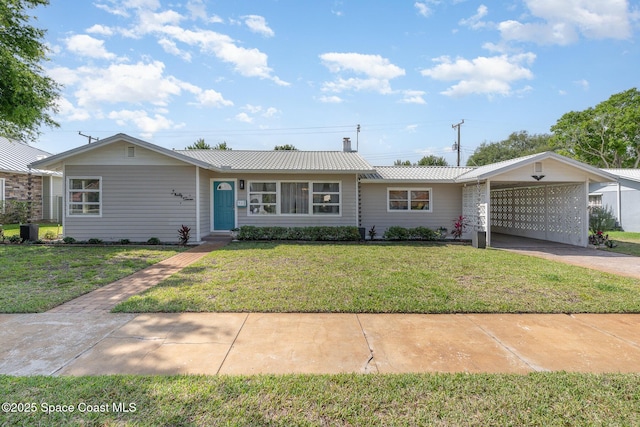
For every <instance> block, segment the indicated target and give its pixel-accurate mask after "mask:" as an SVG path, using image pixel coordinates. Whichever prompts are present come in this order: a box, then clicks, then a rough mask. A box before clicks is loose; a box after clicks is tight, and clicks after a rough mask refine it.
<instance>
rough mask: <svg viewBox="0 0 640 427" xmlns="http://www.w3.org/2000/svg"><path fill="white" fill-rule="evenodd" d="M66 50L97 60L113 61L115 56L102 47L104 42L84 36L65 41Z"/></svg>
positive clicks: (72, 37) (80, 35)
mask: <svg viewBox="0 0 640 427" xmlns="http://www.w3.org/2000/svg"><path fill="white" fill-rule="evenodd" d="M65 43H66V44H67V49H68V50H70V51H71V52H73V53H75V54H77V55H80V56H86V57H89V58H98V59H114V58H115V57H116V55H115V54H113V53H110V52H108V51H107V49H105V47H104V40H98V39H95V38H93V37H91V36H88V35H86V34H78V35H75V36H71V37H69V38H67V39H66V40H65Z"/></svg>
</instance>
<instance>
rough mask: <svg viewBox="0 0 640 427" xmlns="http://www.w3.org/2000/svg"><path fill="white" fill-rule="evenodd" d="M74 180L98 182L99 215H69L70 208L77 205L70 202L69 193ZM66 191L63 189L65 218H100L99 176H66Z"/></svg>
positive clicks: (100, 190) (100, 178) (100, 192)
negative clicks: (95, 180) (65, 200)
mask: <svg viewBox="0 0 640 427" xmlns="http://www.w3.org/2000/svg"><path fill="white" fill-rule="evenodd" d="M74 179H97V180H98V181H100V189H99V190H98V193H99V194H100V198H99V202H98V205H99V213H98V214H97V215H95V214H78V213H71V209H70V206H71V205H74V204H77V203H73V202H72V201H71V197H70V193H71V192H72V191H73V189H72V188H71V180H74ZM66 187H67V188H66V189H65V196H66V199H67V203H66V216H67V217H78V218H102V177H101V176H67V180H66ZM91 204H95V203H91Z"/></svg>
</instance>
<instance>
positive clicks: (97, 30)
mask: <svg viewBox="0 0 640 427" xmlns="http://www.w3.org/2000/svg"><path fill="white" fill-rule="evenodd" d="M87 33H89V34H100V35H102V36H112V35H113V29H112V28H111V27H106V26H104V25H100V24H96V25H92V26H91V27H89V28H87Z"/></svg>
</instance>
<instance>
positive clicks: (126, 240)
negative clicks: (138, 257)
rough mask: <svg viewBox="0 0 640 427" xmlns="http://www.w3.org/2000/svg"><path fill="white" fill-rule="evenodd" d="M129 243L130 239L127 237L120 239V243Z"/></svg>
mask: <svg viewBox="0 0 640 427" xmlns="http://www.w3.org/2000/svg"><path fill="white" fill-rule="evenodd" d="M129 243H131V240H129V239H120V244H121V245H128V244H129Z"/></svg>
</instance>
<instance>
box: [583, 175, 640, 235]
mask: <svg viewBox="0 0 640 427" xmlns="http://www.w3.org/2000/svg"><path fill="white" fill-rule="evenodd" d="M603 170H604V171H605V172H607V173H609V174H611V175H614V176H615V177H616V178H617V182H608V183H607V182H605V183H592V184H590V185H589V206H600V207H605V208H609V209H611V212H612V213H613V214H614V215H615V217H616V218H617V221H618V225H619V226H620V227H622V229H623V230H624V231H635V232H640V169H603Z"/></svg>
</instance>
